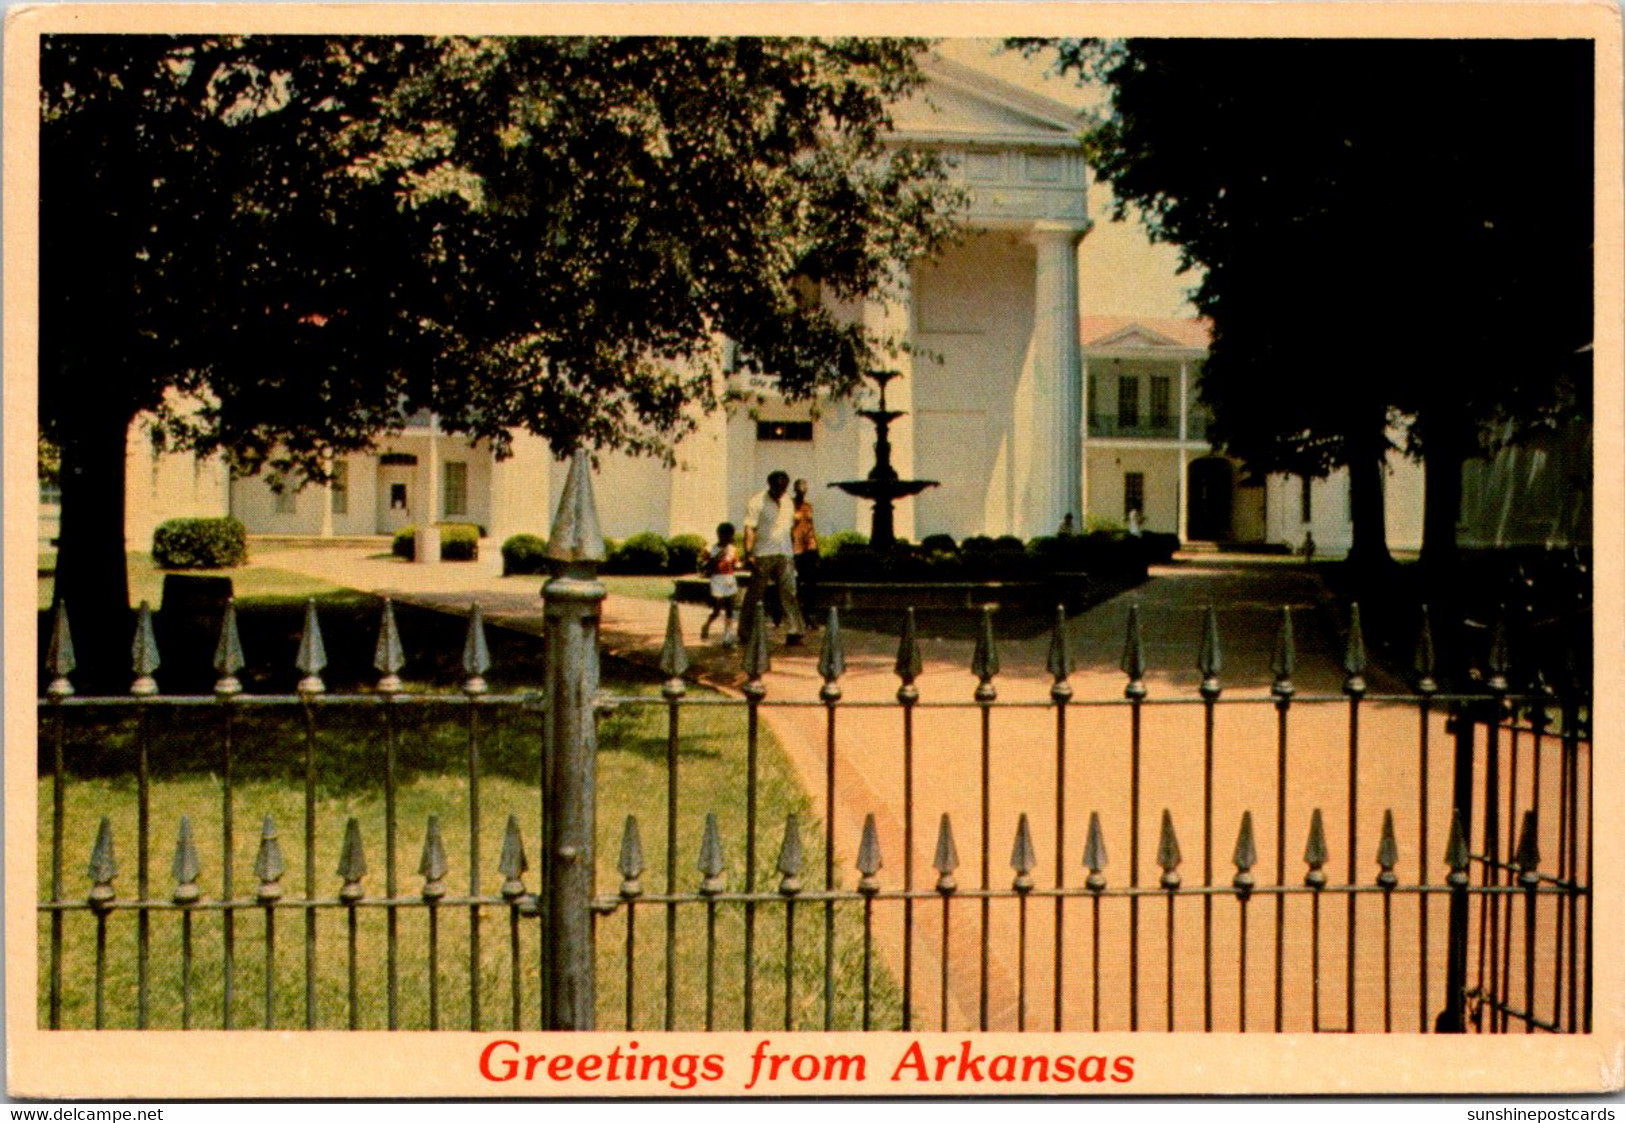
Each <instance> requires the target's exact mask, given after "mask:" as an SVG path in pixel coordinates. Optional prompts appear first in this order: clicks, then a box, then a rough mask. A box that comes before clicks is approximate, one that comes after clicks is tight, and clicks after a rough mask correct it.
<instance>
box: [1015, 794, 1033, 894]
mask: <svg viewBox="0 0 1625 1123" xmlns="http://www.w3.org/2000/svg"><path fill="white" fill-rule="evenodd" d="M1037 865H1038V853H1037V852H1036V851H1035V850H1034V849H1033V835H1032V830H1031V828H1029V827H1028V825H1027V813H1026V812H1025V811H1023V812H1022V813H1021V817H1020V818H1019V819H1017V820H1016V841H1015V843H1014V845H1012V846H1011V847H1010V867H1011V868H1012V869H1014V870H1015V871H1016V879H1015V881H1014V882H1013V883H1012V886H1011V887H1012V888H1014V889H1015V891H1016V892H1017V893H1030V892H1032V888H1033V869H1034V868H1035V867H1036V866H1037Z"/></svg>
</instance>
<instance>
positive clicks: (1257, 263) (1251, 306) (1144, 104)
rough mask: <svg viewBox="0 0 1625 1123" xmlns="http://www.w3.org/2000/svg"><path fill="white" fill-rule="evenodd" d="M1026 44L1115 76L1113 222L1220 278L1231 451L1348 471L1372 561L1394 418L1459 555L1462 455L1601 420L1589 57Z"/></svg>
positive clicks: (1201, 304)
mask: <svg viewBox="0 0 1625 1123" xmlns="http://www.w3.org/2000/svg"><path fill="white" fill-rule="evenodd" d="M1025 46H1026V47H1027V48H1028V49H1029V50H1037V49H1041V48H1042V49H1054V50H1056V52H1057V57H1058V61H1059V65H1060V66H1061V67H1062V68H1063V69H1065V70H1068V71H1071V72H1073V73H1075V74H1077V75H1079V76H1081V77H1084V78H1087V79H1090V80H1096V81H1103V82H1105V83H1106V84H1108V86H1109V88H1110V99H1111V100H1110V109H1109V112H1108V114H1107V115H1106V116H1105V118H1104V120H1103V121H1102V122H1101V123H1100V126H1099V128H1098V129H1096V130H1095V131H1094V132H1093V133H1092V134H1091V136H1090V137H1089V139H1088V147H1089V154H1090V158H1091V161H1092V163H1093V166H1094V167H1095V169H1096V170H1097V172H1098V173H1099V174H1100V175H1101V177H1102V178H1104V179H1106V180H1107V181H1109V182H1110V184H1111V187H1112V190H1113V192H1114V194H1115V196H1116V198H1117V200H1118V204H1117V205H1118V208H1119V213H1118V217H1123V215H1124V214H1125V213H1126V212H1127V211H1128V210H1129V209H1134V210H1137V211H1138V212H1139V213H1140V214H1141V215H1142V216H1143V219H1144V223H1145V225H1146V228H1147V229H1148V231H1149V232H1150V234H1151V236H1152V237H1153V238H1154V239H1156V240H1159V241H1165V242H1170V243H1173V244H1175V245H1177V246H1178V247H1179V248H1180V252H1181V253H1182V255H1183V261H1184V263H1185V264H1186V265H1187V266H1200V267H1201V268H1202V270H1203V274H1202V279H1201V281H1200V283H1199V284H1198V286H1197V287H1196V289H1195V292H1194V294H1193V296H1194V301H1195V303H1196V306H1197V308H1198V310H1199V311H1200V312H1201V313H1202V314H1203V315H1204V316H1206V317H1208V318H1209V320H1210V321H1211V323H1212V328H1213V342H1212V349H1211V355H1210V358H1209V360H1208V363H1207V365H1206V368H1205V371H1204V375H1203V382H1202V393H1203V396H1204V398H1205V400H1206V401H1207V402H1208V404H1210V405H1211V406H1212V407H1213V410H1214V417H1215V420H1214V426H1213V429H1212V433H1213V436H1214V437H1215V439H1216V440H1217V441H1218V442H1220V443H1221V444H1222V445H1223V446H1224V447H1226V448H1227V449H1228V450H1229V451H1231V452H1232V453H1234V454H1235V455H1237V456H1239V457H1240V458H1242V459H1243V460H1245V461H1246V462H1247V463H1248V464H1249V466H1251V467H1252V468H1254V469H1256V470H1260V471H1271V472H1275V471H1286V472H1297V473H1302V474H1306V475H1323V474H1325V473H1326V472H1327V471H1329V470H1331V469H1332V468H1334V467H1339V466H1347V467H1349V468H1350V470H1351V479H1352V482H1353V484H1354V486H1355V488H1356V496H1355V498H1356V504H1357V507H1356V540H1357V547H1358V546H1359V544H1360V542H1361V539H1362V538H1363V539H1364V544H1365V546H1366V547H1367V548H1368V549H1369V551H1370V552H1371V553H1372V554H1381V553H1383V551H1382V550H1381V548H1380V547H1381V533H1380V532H1381V525H1380V517H1381V502H1380V481H1379V486H1378V487H1372V486H1371V482H1372V481H1375V480H1377V475H1376V473H1377V472H1378V471H1379V470H1380V468H1379V466H1380V461H1381V458H1382V457H1383V455H1384V454H1385V453H1386V452H1387V450H1388V448H1389V447H1390V441H1389V436H1388V434H1389V432H1390V431H1391V430H1390V426H1391V425H1392V424H1393V423H1394V422H1396V421H1405V422H1408V425H1406V426H1405V427H1404V431H1405V432H1406V436H1405V438H1404V441H1405V451H1407V452H1409V453H1411V454H1413V455H1416V456H1420V457H1423V458H1424V461H1425V463H1426V464H1427V466H1428V467H1429V497H1428V504H1429V520H1428V522H1429V525H1428V534H1429V537H1430V539H1431V541H1430V543H1429V545H1430V547H1431V546H1433V545H1438V546H1440V547H1441V549H1445V550H1448V549H1453V546H1454V537H1453V536H1454V528H1455V520H1456V510H1455V505H1456V504H1458V503H1459V486H1460V485H1459V475H1460V464H1461V461H1462V459H1463V458H1464V457H1469V456H1473V455H1479V454H1482V453H1483V452H1485V451H1488V450H1489V449H1491V448H1492V447H1493V444H1494V442H1495V440H1497V439H1501V438H1502V437H1503V436H1504V435H1505V434H1506V433H1507V432H1509V431H1513V432H1521V433H1525V434H1527V433H1529V432H1531V431H1538V430H1539V429H1541V428H1544V427H1550V426H1552V425H1554V424H1558V423H1561V422H1562V421H1563V420H1566V419H1568V418H1571V417H1574V416H1577V415H1586V414H1587V413H1588V411H1589V396H1588V395H1589V367H1588V358H1587V357H1583V356H1582V357H1578V358H1577V354H1576V353H1577V352H1578V351H1579V350H1580V349H1581V348H1582V347H1584V345H1585V344H1587V343H1588V342H1589V341H1590V339H1591V325H1592V303H1591V278H1592V273H1591V263H1592V205H1591V199H1592V194H1591V184H1592V158H1591V152H1592V96H1593V94H1592V89H1593V87H1592V73H1593V67H1592V54H1591V44H1590V43H1589V42H1587V41H1580V40H1575V41H1512V40H1500V41H1458V40H1437V41H1344V40H1247V41H1226V40H1213V39H1199V40H1198V39H1190V40H1144V39H1136V40H1128V41H1125V42H1117V43H1104V42H1100V41H1091V40H1072V41H1065V42H1061V43H1059V44H1040V43H1035V42H1028V43H1026V44H1025ZM1434 468H1439V469H1440V471H1439V472H1437V473H1436V472H1434V471H1433V469H1434ZM1452 474H1453V475H1454V477H1455V479H1456V483H1455V484H1454V487H1455V488H1456V494H1443V492H1447V491H1448V490H1449V487H1450V485H1448V483H1446V482H1445V480H1446V479H1447V478H1448V477H1450V476H1451V475H1452ZM1436 476H1437V477H1438V478H1437V479H1436V478H1435V477H1436ZM1362 494H1363V495H1364V497H1365V499H1366V500H1367V502H1366V503H1365V504H1364V507H1363V512H1362V507H1361V506H1360V504H1361V498H1362ZM1373 498H1374V499H1375V503H1374V504H1373V503H1372V502H1370V500H1371V499H1373ZM1362 513H1363V514H1364V518H1362V517H1361V516H1362ZM1373 517H1374V518H1375V519H1376V520H1377V522H1376V525H1375V526H1373Z"/></svg>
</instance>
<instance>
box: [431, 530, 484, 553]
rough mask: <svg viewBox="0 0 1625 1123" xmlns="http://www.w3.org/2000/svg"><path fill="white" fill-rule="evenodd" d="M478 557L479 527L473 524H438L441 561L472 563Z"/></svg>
mask: <svg viewBox="0 0 1625 1123" xmlns="http://www.w3.org/2000/svg"><path fill="white" fill-rule="evenodd" d="M479 556H480V528H479V527H477V526H475V525H474V524H473V523H441V524H440V560H441V561H474V560H476V559H477V558H478V557H479Z"/></svg>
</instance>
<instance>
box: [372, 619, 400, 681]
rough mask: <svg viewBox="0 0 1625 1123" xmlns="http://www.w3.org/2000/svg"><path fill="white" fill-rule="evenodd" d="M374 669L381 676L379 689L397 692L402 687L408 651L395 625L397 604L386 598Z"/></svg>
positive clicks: (373, 658)
mask: <svg viewBox="0 0 1625 1123" xmlns="http://www.w3.org/2000/svg"><path fill="white" fill-rule="evenodd" d="M372 665H373V669H374V670H376V671H377V672H378V674H379V675H380V676H381V677H380V678H379V679H378V690H379V692H380V693H383V694H395V693H398V692H399V691H400V689H401V668H402V667H404V666H406V652H405V651H404V650H402V648H401V633H400V630H399V629H398V628H396V626H395V604H394V602H393V601H391V600H390V599H389V598H388V597H385V598H384V611H383V616H382V617H381V618H380V619H379V621H378V644H377V646H376V647H374V648H373V653H372Z"/></svg>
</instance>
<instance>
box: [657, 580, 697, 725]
mask: <svg viewBox="0 0 1625 1123" xmlns="http://www.w3.org/2000/svg"><path fill="white" fill-rule="evenodd" d="M690 665H691V664H690V661H689V657H688V648H687V647H684V646H683V620H682V617H681V616H680V615H678V612H677V602H676V601H675V600H673V601H672V602H671V604H670V605H669V606H668V607H667V609H666V638H665V639H664V641H662V642H661V644H660V673H661V674H663V675H665V676H666V681H665V683H663V684H662V685H661V687H660V693H661V695H662V696H663V697H665V698H667V699H669V700H672V701H675V700H676V699H678V698H681V697H682V696H683V695H684V694H686V693H687V692H688V687H687V686H686V685H685V684H684V682H683V675H685V674H686V673H688V668H689V666H690Z"/></svg>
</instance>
